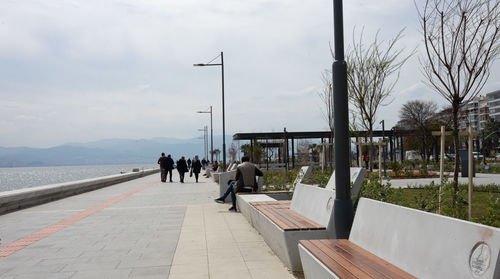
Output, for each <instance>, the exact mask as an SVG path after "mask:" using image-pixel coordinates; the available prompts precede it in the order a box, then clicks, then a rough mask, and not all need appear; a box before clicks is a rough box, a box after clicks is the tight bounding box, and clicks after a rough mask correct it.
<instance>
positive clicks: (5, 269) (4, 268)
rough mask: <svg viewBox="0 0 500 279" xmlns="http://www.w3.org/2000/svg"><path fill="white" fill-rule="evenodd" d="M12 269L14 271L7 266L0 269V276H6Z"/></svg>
mask: <svg viewBox="0 0 500 279" xmlns="http://www.w3.org/2000/svg"><path fill="white" fill-rule="evenodd" d="M11 269H12V267H5V266H4V267H0V275H3V274H5V273H6V272H7V271H9V270H11ZM2 278H3V276H2Z"/></svg>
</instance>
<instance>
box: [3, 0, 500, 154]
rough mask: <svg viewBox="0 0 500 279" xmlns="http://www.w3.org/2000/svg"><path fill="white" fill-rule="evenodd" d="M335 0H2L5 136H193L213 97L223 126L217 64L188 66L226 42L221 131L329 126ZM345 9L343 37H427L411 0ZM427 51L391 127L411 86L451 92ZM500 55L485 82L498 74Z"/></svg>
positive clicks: (356, 2) (7, 142)
mask: <svg viewBox="0 0 500 279" xmlns="http://www.w3.org/2000/svg"><path fill="white" fill-rule="evenodd" d="M332 2H333V1H326V0H321V1H320V0H310V1H299V0H269V1H268V0H252V1H248V0H246V1H242V0H219V1H206V0H205V1H202V0H182V1H171V0H163V1H159V0H154V1H153V0H135V1H132V0H85V1H83V0H80V1H73V0H66V1H60V0H57V1H56V0H23V1H17V0H2V1H0V131H1V137H0V146H32V147H48V146H55V145H59V144H62V143H66V142H86V141H93V140H99V139H106V138H132V139H140V138H152V137H176V138H192V137H198V136H200V135H201V134H202V132H199V131H198V129H199V128H202V127H203V126H204V125H209V115H203V114H196V113H195V112H196V111H197V110H204V109H207V108H208V107H209V106H210V105H212V106H213V109H214V133H216V134H221V133H222V124H221V122H222V121H221V118H222V116H221V108H222V105H221V71H220V67H193V66H192V65H193V63H206V62H209V61H210V60H211V59H212V58H214V57H216V56H217V55H218V54H219V53H220V51H224V64H225V95H226V133H227V134H229V135H232V134H234V133H236V132H262V131H282V130H283V128H284V127H286V128H287V130H288V131H316V130H326V129H327V127H328V125H327V122H326V120H325V118H324V116H323V114H322V107H323V105H322V102H321V100H320V98H319V97H318V92H319V91H320V90H321V87H322V82H321V72H322V71H323V70H324V69H327V68H330V67H331V63H332V58H331V55H330V51H329V43H330V42H332V41H333V23H332V22H333V17H332ZM344 20H345V40H346V47H347V45H348V44H349V43H350V41H351V38H352V30H353V27H354V26H357V29H358V30H360V29H361V28H362V27H363V26H364V28H365V34H366V36H365V38H366V39H367V40H372V39H373V34H374V33H375V32H376V31H377V30H378V29H380V35H381V37H382V38H391V37H394V36H395V34H396V33H397V31H399V30H400V29H401V28H404V27H406V31H405V37H404V38H403V40H402V41H401V43H400V47H405V48H406V49H407V50H408V51H409V50H411V49H412V48H415V47H418V46H420V45H421V35H420V33H419V29H418V26H419V25H418V19H417V13H416V9H415V6H414V4H413V0H384V1H373V0H350V1H344ZM419 55H420V53H418V54H417V55H415V56H414V57H413V58H412V59H411V60H410V61H409V62H408V64H406V65H405V66H404V68H403V70H402V72H401V77H400V81H399V83H398V85H397V86H396V87H395V89H394V92H393V95H392V96H393V102H392V103H391V104H390V105H388V106H387V107H385V108H383V109H382V110H381V111H380V113H379V114H378V117H377V119H378V121H380V120H382V119H384V120H385V121H386V127H387V128H388V129H389V128H391V127H392V125H393V124H395V123H396V122H397V120H398V111H399V109H400V107H401V105H402V104H403V103H405V102H406V101H408V100H413V99H426V100H435V101H436V102H437V103H438V104H440V105H443V104H444V100H443V99H442V98H441V97H440V96H439V95H437V94H436V93H434V92H433V91H432V90H430V89H428V88H427V87H426V86H425V85H424V84H423V83H422V79H423V78H422V75H421V74H420V66H419V62H418V56H419ZM218 61H219V60H215V61H214V63H216V62H218ZM498 64H499V63H498V61H497V62H496V64H495V66H494V67H493V71H492V75H491V77H490V80H489V81H488V83H487V84H486V86H485V90H484V91H485V92H490V91H493V90H497V89H499V88H500V80H499V79H498V78H497V77H498V76H500V71H499V70H500V66H499V65H498ZM378 121H377V122H378ZM377 128H378V127H377Z"/></svg>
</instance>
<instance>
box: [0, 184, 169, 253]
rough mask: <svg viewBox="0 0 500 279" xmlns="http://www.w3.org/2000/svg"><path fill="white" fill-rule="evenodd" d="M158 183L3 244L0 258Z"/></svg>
mask: <svg viewBox="0 0 500 279" xmlns="http://www.w3.org/2000/svg"><path fill="white" fill-rule="evenodd" d="M158 182H159V181H154V182H151V183H148V184H146V185H144V186H141V187H139V188H137V189H135V190H132V191H130V192H128V193H125V194H123V195H120V196H118V197H116V198H114V199H111V200H109V201H107V202H104V203H102V204H100V205H98V206H95V207H93V208H89V209H87V210H85V211H82V212H80V213H77V214H75V215H73V216H70V217H68V218H66V219H63V220H61V221H59V222H57V223H55V224H53V225H50V226H48V227H45V228H43V229H41V230H39V231H37V232H34V233H32V234H30V235H28V236H25V237H23V238H20V239H18V240H16V241H13V242H11V243H8V244H5V245H3V246H0V258H4V257H8V256H10V255H12V254H14V253H15V252H17V251H19V250H21V249H24V248H25V247H27V246H29V245H31V244H33V243H35V242H37V241H39V240H41V239H43V238H45V237H47V236H49V235H51V234H53V233H56V232H58V231H60V230H62V229H64V228H66V227H68V226H70V225H72V224H74V223H76V222H78V221H80V220H82V219H83V218H85V217H87V216H90V215H92V214H94V213H96V212H98V211H100V210H103V209H104V208H106V207H109V206H111V205H113V204H115V203H117V202H119V201H121V200H123V199H126V198H128V197H130V196H131V195H133V194H135V193H137V192H139V191H142V190H144V189H146V188H148V187H150V186H151V185H154V184H156V183H158Z"/></svg>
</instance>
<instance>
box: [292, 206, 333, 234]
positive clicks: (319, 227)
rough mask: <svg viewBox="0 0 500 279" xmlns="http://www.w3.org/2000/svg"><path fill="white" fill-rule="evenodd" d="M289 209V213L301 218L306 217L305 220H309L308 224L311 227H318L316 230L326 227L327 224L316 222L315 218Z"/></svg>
mask: <svg viewBox="0 0 500 279" xmlns="http://www.w3.org/2000/svg"><path fill="white" fill-rule="evenodd" d="M288 211H289V214H291V215H292V216H295V217H296V218H300V217H302V218H303V219H304V221H306V222H307V226H308V227H309V229H316V230H324V229H326V228H325V226H322V225H320V224H318V223H316V222H314V221H313V220H310V219H308V218H306V217H303V216H302V215H300V214H299V213H297V212H295V211H293V210H290V209H289V210H288Z"/></svg>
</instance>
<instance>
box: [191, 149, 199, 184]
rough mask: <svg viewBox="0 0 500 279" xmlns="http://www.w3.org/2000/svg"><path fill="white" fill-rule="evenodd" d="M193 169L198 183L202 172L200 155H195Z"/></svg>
mask: <svg viewBox="0 0 500 279" xmlns="http://www.w3.org/2000/svg"><path fill="white" fill-rule="evenodd" d="M191 171H192V172H193V173H194V178H195V179H196V183H198V177H199V175H200V172H201V162H200V158H198V155H196V156H194V159H193V165H192V169H191Z"/></svg>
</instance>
